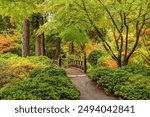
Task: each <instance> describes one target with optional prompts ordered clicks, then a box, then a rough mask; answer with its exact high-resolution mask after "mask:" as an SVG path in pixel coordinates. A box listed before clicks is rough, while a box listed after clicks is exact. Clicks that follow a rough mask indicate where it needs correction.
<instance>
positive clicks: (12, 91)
mask: <svg viewBox="0 0 150 117" xmlns="http://www.w3.org/2000/svg"><path fill="white" fill-rule="evenodd" d="M37 71H38V70H37ZM47 71H50V70H47V69H45V73H43V72H41V73H39V75H35V74H36V73H35V71H34V75H35V76H34V75H33V74H32V75H31V76H34V78H29V79H27V80H24V81H20V82H18V83H16V84H15V85H13V86H9V87H7V88H5V89H3V90H1V92H0V99H11V100H12V99H13V100H14V99H15V100H16V99H18V100H27V99H30V100H31V99H32V100H59V99H63V100H64V99H71V100H75V99H79V97H80V93H79V91H78V90H77V89H76V88H75V87H74V86H73V85H72V83H71V81H70V80H69V79H68V78H67V77H65V76H55V74H54V75H52V74H51V75H52V76H50V75H49V74H48V73H49V72H47ZM43 74H45V76H44V77H43V76H42V75H43ZM46 74H47V75H46Z"/></svg>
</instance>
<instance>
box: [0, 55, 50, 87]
mask: <svg viewBox="0 0 150 117" xmlns="http://www.w3.org/2000/svg"><path fill="white" fill-rule="evenodd" d="M46 66H51V60H50V59H49V58H47V57H45V56H43V57H34V56H32V57H27V58H22V57H20V56H18V55H16V54H12V53H5V54H1V55H0V68H1V69H0V83H1V88H2V87H4V86H5V85H7V84H11V83H14V82H15V81H16V80H24V79H26V78H28V77H29V74H30V72H31V71H32V70H33V69H35V68H41V69H44V67H46Z"/></svg>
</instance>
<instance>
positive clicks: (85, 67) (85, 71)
mask: <svg viewBox="0 0 150 117" xmlns="http://www.w3.org/2000/svg"><path fill="white" fill-rule="evenodd" d="M84 73H85V74H86V73H87V65H86V52H84Z"/></svg>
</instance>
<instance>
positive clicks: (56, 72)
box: [30, 66, 66, 78]
mask: <svg viewBox="0 0 150 117" xmlns="http://www.w3.org/2000/svg"><path fill="white" fill-rule="evenodd" d="M45 76H46V77H51V76H66V72H65V70H63V69H62V68H58V67H52V66H49V67H45V68H35V69H33V70H32V72H31V73H30V77H31V78H38V77H43V78H44V77H45Z"/></svg>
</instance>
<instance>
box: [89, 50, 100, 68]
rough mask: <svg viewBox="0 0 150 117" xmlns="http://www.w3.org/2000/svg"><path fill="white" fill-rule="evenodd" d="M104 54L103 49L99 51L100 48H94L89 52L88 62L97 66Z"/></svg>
mask: <svg viewBox="0 0 150 117" xmlns="http://www.w3.org/2000/svg"><path fill="white" fill-rule="evenodd" d="M102 55H103V53H102V52H101V51H99V50H94V51H92V52H91V53H90V54H89V56H88V58H87V60H88V62H89V63H90V64H91V65H92V66H95V65H96V64H97V61H98V59H99V58H100V57H101V56H102Z"/></svg>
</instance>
